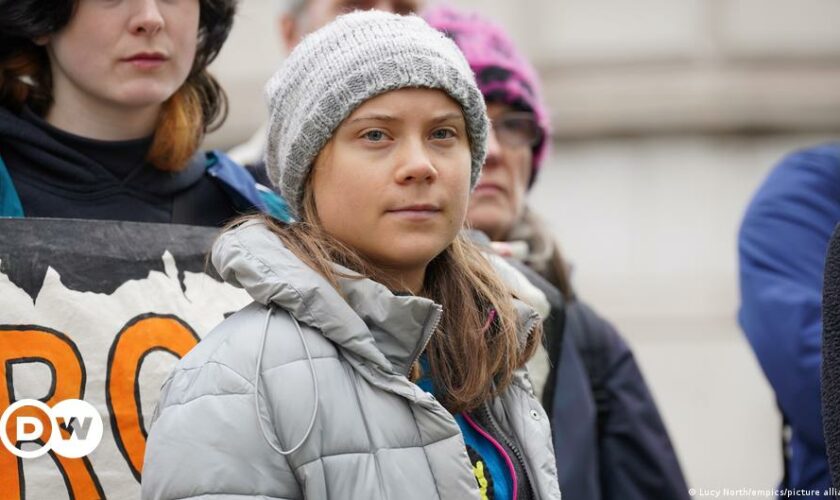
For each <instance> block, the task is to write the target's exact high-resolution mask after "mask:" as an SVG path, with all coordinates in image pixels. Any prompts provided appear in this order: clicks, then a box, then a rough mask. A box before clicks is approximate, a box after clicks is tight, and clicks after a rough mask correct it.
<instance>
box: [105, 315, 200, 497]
mask: <svg viewBox="0 0 840 500" xmlns="http://www.w3.org/2000/svg"><path fill="white" fill-rule="evenodd" d="M198 340H199V339H198V336H197V335H196V334H195V332H194V331H192V329H191V328H190V327H189V326H187V325H186V324H185V323H183V322H182V321H181V320H180V319H178V318H176V317H174V316H160V315H143V316H138V317H136V318H134V319H132V320H131V321H129V322H128V324H127V325H126V326H125V327H123V329H122V331H121V332H120V333H119V334H117V338H116V339H115V340H114V344H113V346H112V347H111V352H110V353H109V355H108V394H107V396H106V399H107V401H108V411H109V412H110V413H111V427H112V428H113V431H114V439H115V440H116V442H117V446H118V447H119V449H120V452H121V453H122V454H123V456H124V457H125V459H126V461H127V462H128V465H129V467H130V468H131V472H132V474H134V477H135V478H136V479H137V481H138V482H139V481H140V472H141V470H142V469H143V455H144V454H145V453H146V438H147V437H148V434H147V432H146V428H145V426H144V425H143V410H142V406H141V405H140V387H139V384H140V381H139V380H138V377H139V375H140V365H141V364H142V363H143V358H144V357H146V355H147V354H149V353H151V352H154V351H165V352H168V353H171V354H174V355H175V356H177V357H178V358H182V357H184V355H186V354H187V352H189V350H190V349H192V348H193V347H195V345H196V344H197V343H198Z"/></svg>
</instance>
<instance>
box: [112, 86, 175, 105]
mask: <svg viewBox="0 0 840 500" xmlns="http://www.w3.org/2000/svg"><path fill="white" fill-rule="evenodd" d="M177 90H178V87H172V86H156V85H147V84H144V85H137V86H132V87H131V88H127V89H124V90H123V91H122V92H120V95H119V96H118V97H117V98H116V99H115V100H116V101H117V102H119V103H120V104H122V105H123V106H130V107H146V106H158V105H160V104H163V102H164V101H166V100H167V99H169V98H170V97H172V95H173V94H175V92H176V91H177Z"/></svg>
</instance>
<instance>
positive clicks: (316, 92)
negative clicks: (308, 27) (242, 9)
mask: <svg viewBox="0 0 840 500" xmlns="http://www.w3.org/2000/svg"><path fill="white" fill-rule="evenodd" d="M406 87H422V88H432V89H440V90H442V91H444V92H446V93H447V94H449V96H450V97H452V98H453V99H454V100H455V101H456V102H457V103H458V104H460V105H461V108H462V110H463V113H464V119H465V121H466V126H467V133H468V135H469V141H470V149H471V154H472V177H471V187H472V186H475V183H476V182H477V181H478V176H479V174H480V173H481V166H482V165H483V164H484V159H485V156H486V154H487V131H488V127H489V122H488V120H487V111H486V107H485V105H484V97H483V96H482V95H481V91H479V89H478V87H477V86H476V83H475V77H474V76H473V72H472V70H471V69H470V67H469V65H468V64H467V61H466V60H465V59H464V56H463V54H461V52H460V51H459V50H458V47H456V46H455V44H454V43H453V42H452V40H450V39H449V38H447V37H446V36H444V35H443V34H441V33H440V32H439V31H437V30H435V29H434V28H432V27H430V26H429V25H428V24H426V22H425V21H423V19H421V18H419V17H417V16H413V15H412V16H400V15H397V14H390V13H386V12H379V11H364V12H353V13H351V14H346V15H343V16H340V17H338V18H336V20H335V21H333V22H331V23H330V24H328V25H326V26H324V27H323V28H321V29H319V30H317V31H315V32H314V33H312V34H310V35H308V36H306V37H305V38H304V39H303V40H302V41H301V42H300V43H299V44H298V46H297V47H296V48H295V49H294V50H293V51H292V53H291V54H290V55H289V57H288V58H287V59H286V61H285V62H284V63H283V65H282V66H281V68H280V69H279V70H278V71H277V73H276V74H275V75H274V76H273V77H272V78H271V80H270V81H269V82H268V84H267V85H266V98H267V100H268V105H269V125H268V138H267V139H268V140H267V147H266V156H265V160H266V170H267V171H268V175H269V177H270V178H271V181H272V182H273V183H274V184H275V185H276V186H277V187H279V188H280V193H281V194H282V195H283V197H284V198H285V199H286V201H287V202H288V203H289V207H290V208H291V210H292V212H293V214H294V215H295V216H296V217H299V216H300V213H301V204H302V199H303V186H304V182H305V181H306V178H307V176H308V175H309V170H310V168H311V167H312V164H313V162H314V161H315V157H316V156H318V153H319V152H320V151H321V149H322V148H323V147H324V145H325V144H326V143H327V141H329V139H330V137H331V136H332V134H333V132H334V131H335V129H336V128H338V126H339V125H340V124H341V122H342V121H344V119H345V118H347V117H348V116H349V115H350V114H351V113H352V112H353V110H355V109H356V108H357V107H359V106H360V105H361V104H362V103H364V102H365V101H367V100H368V99H370V98H372V97H375V96H377V95H380V94H383V93H385V92H388V91H390V90H395V89H400V88H406Z"/></svg>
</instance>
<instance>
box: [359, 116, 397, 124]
mask: <svg viewBox="0 0 840 500" xmlns="http://www.w3.org/2000/svg"><path fill="white" fill-rule="evenodd" d="M364 121H382V122H395V121H398V120H397V117H395V116H391V115H383V114H372V115H362V116H359V117H358V118H353V119H352V120H350V121H349V122H347V123H356V122H364Z"/></svg>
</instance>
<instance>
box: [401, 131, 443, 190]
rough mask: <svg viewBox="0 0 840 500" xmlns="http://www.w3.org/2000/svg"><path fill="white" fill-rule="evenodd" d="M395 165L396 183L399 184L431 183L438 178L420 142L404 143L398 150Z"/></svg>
mask: <svg viewBox="0 0 840 500" xmlns="http://www.w3.org/2000/svg"><path fill="white" fill-rule="evenodd" d="M397 164H398V165H399V167H398V168H397V170H396V181H397V183H399V184H410V183H417V182H427V183H431V182H434V181H435V180H436V179H437V178H438V171H437V169H436V168H435V166H434V163H433V162H432V158H431V157H430V156H429V152H428V150H427V149H426V148H425V147H424V145H423V141H422V140H419V139H418V140H412V141H406V142H405V143H404V144H403V146H402V147H401V148H400V152H399V158H398V163H397Z"/></svg>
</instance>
